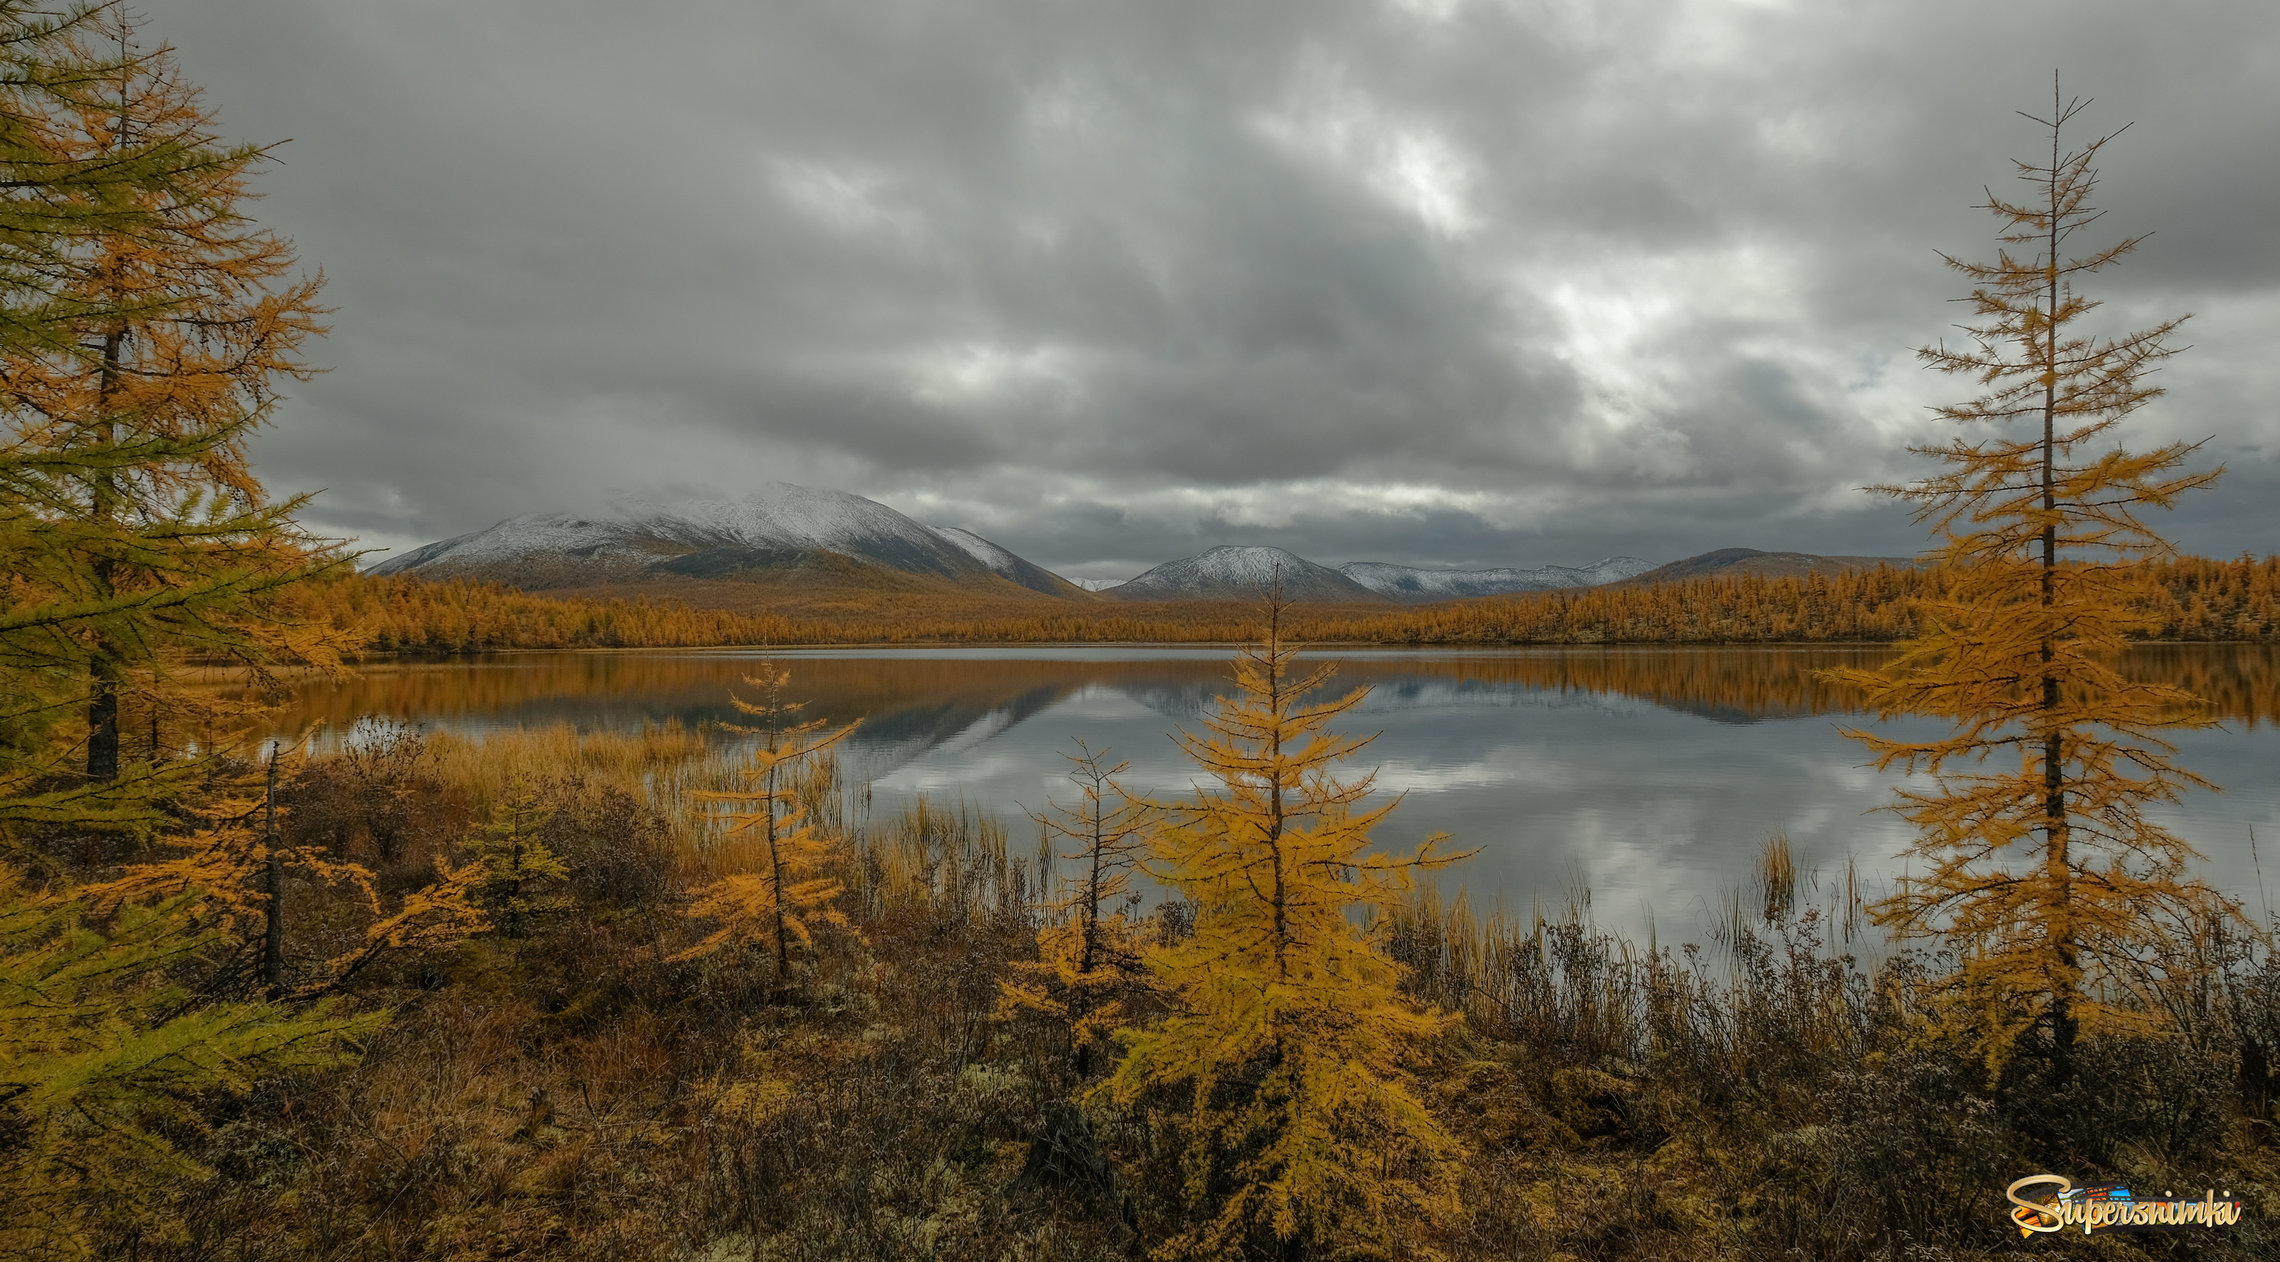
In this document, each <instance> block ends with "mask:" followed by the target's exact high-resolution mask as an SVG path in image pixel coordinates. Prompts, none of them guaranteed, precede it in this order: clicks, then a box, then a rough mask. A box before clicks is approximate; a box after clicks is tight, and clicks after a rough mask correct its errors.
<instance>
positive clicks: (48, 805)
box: [0, 0, 381, 1257]
mask: <svg viewBox="0 0 2280 1262" xmlns="http://www.w3.org/2000/svg"><path fill="white" fill-rule="evenodd" d="M159 85H163V87H161V86H159ZM185 101H189V102H192V105H190V106H185V105H184V102H185ZM185 109H188V113H185V112H184V110H185ZM145 123H148V124H149V125H148V126H145V125H144V124H145ZM256 156H257V153H256V151H254V150H248V149H230V148H225V147H222V146H220V145H218V144H217V143H216V142H214V141H213V139H212V137H211V136H210V135H209V134H208V133H207V131H206V130H205V128H204V125H203V122H202V120H199V119H197V117H196V112H195V109H194V95H192V94H189V92H188V89H187V88H185V87H183V86H182V85H181V84H179V82H177V81H176V80H175V79H174V78H173V76H172V71H171V67H170V65H169V63H168V61H167V59H166V58H165V57H164V55H163V53H161V54H152V55H145V54H143V53H141V52H139V51H138V50H137V49H136V48H135V47H134V46H133V42H132V31H131V24H130V23H129V22H128V21H127V20H126V19H125V18H124V17H123V16H122V12H121V10H120V8H119V7H118V6H116V5H112V4H101V5H85V6H80V5H70V4H65V5H59V6H50V5H36V4H30V3H18V2H15V0H0V1135H4V1136H6V1139H5V1140H4V1141H0V1254H5V1255H6V1256H9V1257H19V1256H21V1257H82V1256H98V1255H103V1256H108V1255H109V1254H111V1253H116V1252H118V1251H121V1250H122V1249H123V1250H125V1251H127V1252H135V1251H138V1250H140V1249H141V1248H142V1246H144V1245H148V1246H150V1247H154V1248H165V1247H173V1246H181V1245H187V1243H188V1241H187V1239H186V1236H185V1232H184V1229H183V1227H182V1224H181V1223H180V1221H179V1218H178V1217H177V1216H175V1215H171V1214H169V1213H167V1212H166V1211H167V1205H168V1201H167V1198H166V1197H165V1196H163V1195H158V1194H156V1193H159V1192H161V1191H162V1190H164V1189H165V1188H167V1187H169V1186H170V1185H172V1186H179V1185H180V1183H181V1181H182V1180H185V1179H197V1178H201V1177H204V1176H206V1175H207V1174H208V1173H209V1172H207V1171H205V1170H204V1169H203V1168H202V1167H201V1166H200V1164H199V1162H198V1161H197V1160H196V1159H195V1157H194V1156H193V1155H192V1154H191V1153H190V1152H189V1151H186V1150H185V1149H184V1148H183V1147H178V1146H177V1144H178V1143H179V1141H180V1140H181V1139H182V1138H183V1137H185V1136H192V1135H196V1134H198V1133H199V1132H200V1131H201V1130H203V1129H205V1128H206V1127H207V1126H208V1125H209V1121H208V1119H207V1118H206V1117H204V1116H202V1114H204V1113H206V1112H207V1110H208V1108H209V1106H210V1104H211V1102H212V1101H213V1100H214V1099H216V1098H218V1097H220V1096H223V1095H228V1094H233V1093H243V1092H245V1091H247V1090H248V1089H250V1087H251V1085H252V1084H253V1082H254V1081H255V1080H256V1079H259V1078H268V1077H273V1076H277V1075H284V1074H291V1073H294V1072H296V1071H299V1070H303V1069H310V1068H317V1067H322V1066H329V1065H337V1064H340V1063H342V1062H343V1061H344V1060H347V1059H352V1058H353V1055H352V1051H353V1046H354V1043H355V1041H356V1040H358V1039H359V1038H361V1037H362V1036H364V1035H366V1034H369V1033H370V1032H371V1031H372V1030H373V1029H375V1028H377V1026H378V1024H379V1023H380V1020H381V1018H380V1016H379V1015H378V1014H373V1015H370V1016H365V1017H351V1016H348V1015H346V1014H344V1013H342V1012H341V1011H339V1010H338V1009H337V1007H336V1006H334V1005H332V1004H319V1005H317V1006H315V1007H298V1006H296V1007H292V1008H288V1007H285V1006H282V1005H278V1004H273V1003H257V1002H234V1001H229V1000H225V999H218V998H216V996H215V995H214V993H213V992H212V990H211V989H210V988H209V987H207V986H205V985H203V984H201V983H200V982H199V981H198V980H197V979H199V978H200V976H201V974H204V973H207V972H208V971H209V968H210V965H211V963H212V955H213V952H214V951H215V949H216V948H217V946H218V945H219V942H218V939H220V938H221V937H222V931H221V930H220V929H219V928H215V927H213V926H215V925H216V924H217V922H219V921H221V920H223V919H225V918H227V917H228V916H230V915H231V914H232V909H231V908H230V907H229V906H228V905H227V903H228V900H227V899H217V897H216V896H214V895H212V894H209V893H207V892H205V891H203V890H189V891H184V892H181V893H177V894H174V895H172V896H171V897H166V898H162V899H157V900H155V901H151V900H129V901H127V902H125V903H124V904H123V905H117V906H111V907H107V908H99V907H97V906H96V905H95V904H96V902H97V901H98V900H96V899H95V898H93V897H91V896H90V893H89V891H84V890H74V889H71V888H69V886H68V884H67V883H66V882H63V881H60V880H52V881H51V882H50V883H49V884H48V885H46V886H44V887H43V886H41V885H38V884H34V883H32V882H29V881H27V880H26V879H25V878H24V877H23V876H22V875H21V872H20V871H19V868H20V866H21V865H22V863H23V862H24V861H25V860H26V859H27V858H29V859H30V860H32V861H34V862H38V861H40V856H39V843H40V842H41V841H42V839H43V837H44V836H48V835H53V834H56V833H59V832H60V833H73V832H84V831H87V830H91V829H101V828H119V827H140V828H145V829H149V828H156V827H160V826H164V825H169V824H171V823H173V822H175V820H176V812H175V811H174V810H172V809H170V808H174V807H180V808H183V809H185V810H190V811H193V812H195V811H196V810H197V809H198V808H199V807H200V805H201V804H200V803H199V802H198V801H196V800H194V799H195V797H196V795H197V792H198V786H197V783H196V782H197V780H198V778H199V776H200V774H201V773H202V772H203V771H204V770H205V768H201V767H199V766H197V765H195V764H192V763H189V762H186V761H181V760H177V761H176V762H175V763H173V764H171V765H170V766H169V767H168V768H165V769H160V768H157V767H155V766H153V765H152V763H151V762H150V761H146V762H145V763H143V764H141V770H140V771H135V770H131V769H129V768H127V767H124V766H121V765H119V764H118V758H117V748H116V744H115V743H113V744H111V745H110V746H109V749H108V752H107V753H106V752H104V751H103V749H102V748H101V747H102V746H103V743H104V742H102V741H97V742H94V743H92V744H91V742H90V741H89V739H88V737H89V729H90V727H91V726H92V727H93V728H96V729H100V730H102V731H104V732H105V733H106V740H108V739H110V733H111V731H112V729H114V728H115V727H116V726H117V724H116V721H115V720H116V715H117V714H118V708H117V706H116V704H114V703H115V702H117V701H118V700H119V699H121V698H122V697H124V696H125V695H126V692H127V691H128V689H129V688H130V687H140V686H142V684H140V683H136V682H135V681H136V680H137V679H138V672H140V679H141V680H142V681H143V682H145V683H147V681H148V679H149V677H150V675H151V673H152V672H153V671H154V670H155V669H156V666H157V664H158V663H159V662H160V660H161V657H162V655H163V654H164V653H167V652H172V651H177V650H178V649H180V648H184V647H200V648H229V647H234V646H245V645H251V644H255V643H258V642H259V641H260V638H261V637H260V635H259V633H258V631H257V629H256V628H254V627H251V626H249V625H248V624H249V623H252V622H254V621H257V620H258V617H259V615H258V614H257V613H256V612H254V610H253V608H252V605H251V600H252V597H253V596H254V595H255V594H256V593H258V592H261V591H263V590H269V589H273V588H274V587H275V586H276V584H277V583H279V582H281V581H284V579H285V578H286V577H289V576H291V575H294V574H298V573H305V572H307V571H308V570H309V569H310V568H312V567H311V565H310V562H309V560H308V558H307V556H306V555H305V549H303V548H302V547H301V546H300V544H299V543H298V542H297V540H296V536H295V532H294V531H293V530H292V527H291V524H290V521H289V513H290V508H291V506H290V505H271V504H267V503H265V502H264V501H263V499H262V496H261V494H260V490H259V486H258V484H256V483H254V482H253V481H252V479H251V478H250V476H247V475H245V474H244V472H243V451H242V446H240V444H241V442H242V436H243V433H244V432H245V430H246V429H247V428H249V427H250V426H252V425H254V424H257V423H258V422H259V420H260V419H261V417H262V415H263V414H264V412H265V405H264V404H262V403H261V402H260V399H261V398H263V397H266V396H263V395H261V394H260V391H261V390H265V389H266V380H267V378H266V377H264V376H263V375H262V368H261V365H262V363H263V361H262V359H261V357H260V356H259V355H255V356H252V357H251V358H250V359H249V358H247V357H246V356H245V355H242V354H240V355H237V356H235V357H232V358H230V359H229V362H230V363H233V364H236V365H238V368H239V370H240V371H241V372H250V373H251V374H252V379H251V384H250V385H248V384H247V383H248V381H249V379H248V378H246V377H243V376H238V377H233V376H232V375H231V373H230V372H229V371H225V370H222V369H216V370H215V371H211V372H195V373H188V374H187V376H186V377H185V380H184V383H183V384H184V391H183V394H182V396H181V399H182V400H184V401H183V402H181V403H180V405H179V406H177V404H176V403H175V402H170V401H169V398H168V397H167V396H166V394H165V392H164V391H163V390H160V389H156V388H151V389H146V388H145V387H148V386H149V385H150V381H149V380H147V379H156V378H162V377H165V376H166V375H167V374H169V373H173V372H178V371H184V372H186V371H187V369H188V368H189V367H190V366H193V365H196V364H198V363H201V362H207V361H204V360H202V359H201V358H200V357H201V356H203V355H205V354H207V352H208V351H209V350H211V348H212V347H214V346H216V345H231V346H236V347H238V348H240V350H241V351H242V350H243V349H244V348H245V347H246V346H247V345H248V343H247V342H246V340H245V339H246V336H247V335H248V330H250V329H253V328H254V327H256V326H263V325H265V324H273V323H274V321H275V320H276V319H279V318H282V319H284V320H286V322H288V323H291V322H292V321H293V320H294V319H295V318H296V317H295V316H294V315H293V314H292V312H293V311H294V310H296V309H297V308H298V307H301V306H305V305H306V291H291V292H300V293H301V294H302V297H300V298H292V297H286V298H283V299H281V300H280V301H279V302H277V303H273V304H270V305H269V306H267V307H265V308H264V311H265V312H266V314H260V315H255V316H252V317H246V316H245V315H244V312H245V309H246V307H247V305H248V304H250V305H252V306H261V305H262V304H261V302H260V300H259V299H257V298H254V297H252V296H251V291H252V290H260V289H261V288H262V286H263V285H264V284H265V283H266V282H267V281H269V280H272V279H275V274H274V273H267V274H265V273H263V271H262V268H261V267H260V266H254V267H252V269H251V270H250V271H241V272H239V273H238V274H237V275H235V276H234V277H232V278H230V279H229V280H228V282H227V284H221V283H218V282H217V283H208V281H209V279H210V278H211V277H212V273H210V272H209V271H208V270H207V265H208V263H209V262H210V261H211V260H210V257H209V256H206V255H202V254H201V253H200V250H201V249H202V248H204V247H206V246H211V245H213V244H215V239H214V238H213V237H212V236H211V233H212V232H223V231H224V230H225V229H226V230H227V231H229V232H237V233H238V234H239V238H240V240H241V241H243V240H250V239H251V238H250V237H248V236H246V235H245V234H247V233H249V232H250V229H249V228H248V227H247V226H246V225H245V224H244V222H243V220H242V219H239V218H236V217H235V211H234V202H235V200H236V199H237V198H238V197H240V196H241V195H242V193H243V188H242V186H240V185H238V184H237V183H235V182H234V181H235V180H236V179H237V178H238V177H239V176H242V174H243V171H244V169H245V168H246V166H247V165H248V164H250V163H251V162H252V161H254V159H255V157H256ZM201 224H203V225H204V227H203V228H201V227H200V225H201ZM138 252H139V253H138ZM130 256H132V257H135V258H137V259H138V260H139V261H138V262H136V263H135V264H134V265H132V266H129V265H127V263H126V260H127V259H128V258H129V257H130ZM268 258H269V260H270V261H271V262H273V263H274V262H278V261H279V256H277V255H270V256H268ZM225 270H226V269H225ZM231 286H235V287H236V288H235V289H232V288H231ZM249 287H250V288H249ZM264 292H267V291H264ZM233 294H234V296H235V297H236V298H237V299H238V300H239V301H238V302H237V305H236V306H234V307H233V306H232V305H231V303H230V302H229V301H227V300H226V299H228V298H229V297H230V296H232V295H233ZM201 304H203V305H201ZM233 312H235V313H236V314H234V315H233V314H232V313H233ZM192 313H196V314H195V315H194V316H193V314H192ZM168 318H171V319H172V320H173V322H172V323H171V324H168V323H167V322H166V320H167V319H168ZM208 318H211V319H212V320H213V322H214V323H213V327H211V328H204V327H203V326H202V325H201V324H200V321H203V320H206V319H208ZM153 320H157V321H159V323H158V324H156V325H154V324H152V323H150V322H151V321H153ZM122 330H124V331H123V332H122ZM313 331H314V326H308V327H307V328H304V329H301V330H299V332H300V333H306V332H313ZM114 335H116V336H115V337H114ZM297 335H298V334H296V335H295V336H297ZM254 340H256V341H259V340H260V339H259V338H255V339H254ZM288 340H290V339H288ZM106 347H110V348H111V350H110V351H108V352H107V351H106ZM167 347H172V348H174V349H173V350H172V351H169V350H167V349H165V348H167ZM287 375H290V374H289V373H288V374H287ZM106 379H108V380H109V382H110V386H109V393H108V395H105V394H104V391H105V387H104V385H103V383H104V381H105V380H106ZM232 382H235V383H237V386H240V387H245V388H244V389H241V390H240V392H239V393H238V394H237V395H236V398H237V399H238V400H239V403H240V406H229V405H226V404H222V403H212V400H214V399H216V398H219V397H222V396H226V395H227V394H228V393H229V390H230V389H231V388H233V387H232V386H231V385H230V383H232ZM249 391H250V393H249ZM97 396H104V398H105V399H106V400H107V401H105V402H103V403H102V404H101V405H100V406H98V405H96V404H95V403H94V402H93V400H94V399H95V398H96V397H97ZM199 399H205V400H207V401H208V403H209V404H210V405H211V406H210V407H208V408H207V409H206V410H203V411H201V410H200V406H199V405H198V403H197V402H196V401H197V400H199ZM248 400H251V401H252V402H251V406H243V405H244V404H246V403H247V401H248ZM200 418H203V419H200ZM106 698H107V699H108V700H106ZM146 717H147V715H146ZM91 749H93V750H94V751H95V753H96V757H95V758H94V759H92V760H90V758H89V753H90V750H91ZM105 759H108V760H109V761H105ZM91 761H92V769H93V770H94V771H96V772H97V773H99V774H97V775H95V776H93V777H90V776H89V775H88V774H87V773H88V772H89V770H90V765H91ZM48 866H49V867H50V869H51V870H52V868H53V866H54V865H52V864H51V865H48ZM201 926H205V927H204V928H201Z"/></svg>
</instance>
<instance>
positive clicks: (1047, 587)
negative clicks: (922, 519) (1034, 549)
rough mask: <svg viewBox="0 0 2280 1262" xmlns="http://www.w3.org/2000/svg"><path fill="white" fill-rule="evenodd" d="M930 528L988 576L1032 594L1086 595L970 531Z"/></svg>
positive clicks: (1065, 581) (1037, 566) (1068, 583)
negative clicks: (991, 575)
mask: <svg viewBox="0 0 2280 1262" xmlns="http://www.w3.org/2000/svg"><path fill="white" fill-rule="evenodd" d="M932 529H933V531H934V533H935V534H938V535H940V536H942V537H943V538H944V539H947V540H949V541H950V543H951V544H952V545H954V546H956V547H957V548H959V549H961V550H963V551H964V552H965V553H966V555H967V556H970V557H972V558H974V559H975V560H976V561H979V562H981V563H982V564H983V565H984V566H986V567H988V568H989V571H990V572H991V573H993V574H995V575H997V576H998V577H999V578H1002V579H1004V580H1006V581H1007V582H1009V583H1017V584H1019V585H1021V586H1023V587H1026V588H1028V589H1029V590H1031V591H1033V592H1043V593H1045V594H1046V595H1048V596H1083V595H1085V594H1086V593H1085V589H1084V588H1083V587H1082V586H1080V585H1078V584H1076V583H1072V582H1070V581H1069V580H1067V579H1065V578H1062V577H1061V576H1060V575H1058V574H1055V573H1054V572H1053V571H1051V570H1048V569H1046V568H1045V567H1044V566H1042V565H1038V564H1037V563H1035V562H1033V561H1026V560H1023V559H1022V558H1020V557H1018V556H1015V555H1014V554H1013V553H1012V552H1011V551H1009V550H1008V549H1006V548H1004V547H1001V546H999V545H998V544H994V543H991V542H990V541H989V540H987V539H984V538H982V537H981V536H980V535H977V534H975V533H974V532H973V531H971V530H961V529H959V528H958V527H956V526H935V527H933V528H932Z"/></svg>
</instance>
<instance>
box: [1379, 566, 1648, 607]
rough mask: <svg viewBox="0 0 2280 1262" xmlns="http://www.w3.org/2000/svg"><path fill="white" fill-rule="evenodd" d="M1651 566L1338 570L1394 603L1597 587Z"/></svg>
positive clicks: (1625, 577)
mask: <svg viewBox="0 0 2280 1262" xmlns="http://www.w3.org/2000/svg"><path fill="white" fill-rule="evenodd" d="M1653 568H1654V566H1653V564H1652V563H1650V562H1646V561H1642V560H1640V559H1639V558H1637V557H1608V558H1606V559H1605V560H1601V561H1594V562H1592V563H1591V564H1589V565H1572V566H1571V565H1541V566H1537V567H1536V568H1535V569H1532V570H1516V569H1491V570H1429V569H1421V568H1419V567H1417V566H1414V565H1392V564H1388V563H1387V562H1384V561H1349V562H1347V563H1346V564H1344V565H1341V566H1339V567H1338V572H1339V573H1340V574H1343V575H1345V576H1346V577H1347V578H1350V579H1352V580H1354V581H1355V582H1357V583H1359V584H1361V585H1362V586H1364V587H1367V588H1369V589H1370V590H1371V591H1373V592H1376V593H1378V594H1379V595H1381V596H1389V597H1392V598H1393V599H1395V600H1456V599H1459V598H1461V597H1465V596H1499V595H1503V594H1504V593H1506V592H1539V591H1550V590H1552V589H1554V588H1561V587H1597V586H1599V585H1601V584H1602V583H1620V582H1622V581H1623V580H1624V579H1627V578H1636V577H1638V576H1639V575H1641V574H1644V573H1646V572H1647V571H1648V570H1651V569H1653Z"/></svg>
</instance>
